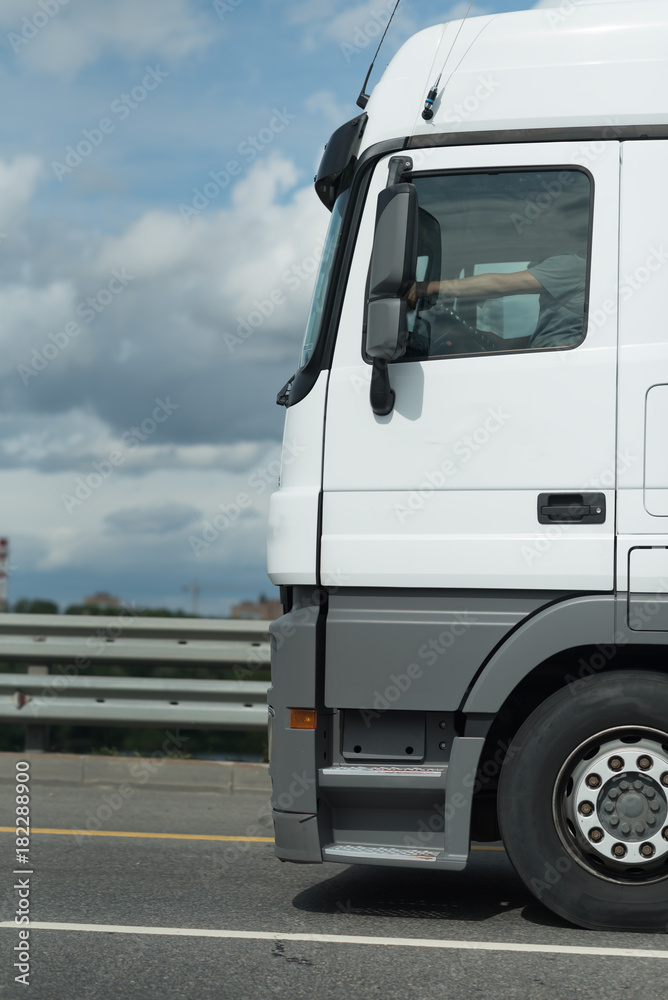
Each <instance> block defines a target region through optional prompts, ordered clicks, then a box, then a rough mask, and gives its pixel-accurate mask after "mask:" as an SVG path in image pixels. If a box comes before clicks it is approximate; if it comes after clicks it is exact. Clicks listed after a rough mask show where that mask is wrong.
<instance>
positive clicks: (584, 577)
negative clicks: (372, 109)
mask: <svg viewBox="0 0 668 1000" xmlns="http://www.w3.org/2000/svg"><path fill="white" fill-rule="evenodd" d="M410 156H411V158H412V160H413V170H412V174H411V175H409V176H410V177H411V179H412V182H413V184H414V185H415V187H416V189H417V192H418V202H419V212H420V223H419V225H420V235H419V245H418V253H417V256H418V261H417V274H418V278H429V277H432V276H435V277H436V278H441V279H461V278H466V277H468V276H471V275H481V274H502V273H506V274H508V273H514V272H526V271H527V269H528V270H529V272H530V273H534V270H535V275H536V276H541V275H544V274H546V273H548V272H549V271H550V268H552V269H553V274H552V277H548V278H546V279H545V281H546V282H547V284H548V285H549V287H550V288H551V290H552V294H551V295H547V296H546V295H544V294H541V295H539V294H537V293H535V292H534V293H522V294H513V295H505V294H504V295H500V296H493V297H490V298H489V299H487V300H484V299H483V300H480V299H478V300H471V299H469V298H464V297H462V298H455V299H454V300H452V299H450V300H448V301H442V300H439V301H436V302H435V303H434V302H433V301H432V300H430V299H428V298H427V297H424V298H423V300H421V301H419V302H418V308H417V309H415V310H414V311H412V312H411V313H409V326H410V327H411V333H410V336H409V339H408V346H407V349H406V352H405V354H404V355H403V356H402V357H400V358H398V359H397V360H396V361H394V362H392V363H390V364H389V365H388V368H389V378H390V383H391V386H392V388H393V390H394V392H395V396H396V398H395V404H394V407H393V409H392V411H391V412H390V413H388V414H387V415H386V416H379V415H376V414H375V413H374V412H373V410H372V408H371V406H370V403H369V385H370V377H371V365H370V363H369V359H368V358H367V357H365V353H364V334H363V327H364V316H365V296H366V294H367V281H368V274H369V260H370V254H371V249H372V243H373V239H374V224H375V215H376V201H377V196H378V194H379V192H380V191H381V190H382V189H383V188H384V187H385V185H386V184H387V180H388V165H389V160H390V157H387V158H386V159H385V160H383V161H382V162H380V163H379V164H378V165H377V166H376V168H375V171H374V176H373V178H372V180H371V183H370V189H369V194H368V200H367V204H366V207H365V210H364V213H363V216H362V220H361V225H360V229H359V234H358V239H357V245H356V249H355V253H354V257H353V262H352V267H351V271H350V275H349V278H348V285H347V291H346V295H345V300H344V304H343V308H342V314H341V318H340V325H339V330H338V336H337V343H336V349H335V353H334V359H333V365H332V370H331V376H330V382H329V389H328V398H327V416H326V430H325V451H324V455H325V459H324V477H323V507H322V539H321V577H322V582H323V584H325V585H327V584H332V585H335V584H339V585H340V584H341V582H342V581H345V585H346V586H349V587H351V586H352V587H393V588H397V587H401V588H419V587H425V588H427V587H429V588H432V587H437V588H455V587H456V588H486V589H487V588H503V589H509V588H512V589H517V588H521V589H529V588H531V589H541V590H545V589H547V590H553V591H609V590H611V589H612V588H613V581H614V545H613V539H614V524H615V493H614V476H615V412H616V411H615V406H616V358H617V346H616V338H617V316H616V309H617V305H616V286H617V271H618V222H619V219H618V203H619V198H618V195H619V144H618V143H617V142H601V143H541V144H517V145H489V146H477V147H473V146H469V147H457V148H442V147H441V148H435V149H431V150H415V151H412V152H411V154H410ZM664 176H665V174H664ZM557 258H560V259H559V260H558V259H557ZM555 261H556V263H555ZM579 262H581V264H580V263H579ZM574 264H578V266H581V268H582V277H581V285H580V288H579V290H578V289H577V288H575V287H567V286H568V280H569V279H567V272H569V268H570V272H571V274H572V271H573V265H574ZM546 268H547V270H546ZM560 268H562V270H563V274H561V275H560V271H559V269H560ZM555 269H556V270H555ZM576 269H577V268H576ZM555 275H556V277H555ZM570 280H571V282H572V278H571V279H570ZM542 287H543V286H541V288H542ZM578 295H579V299H578ZM562 306H563V307H565V308H566V311H567V312H568V311H569V310H570V314H571V325H570V328H569V329H565V328H564V323H563V310H562V308H561V307H562ZM550 310H552V315H550ZM558 312H560V313H561V325H560V322H559V317H558V316H557V313H558ZM573 317H575V318H573ZM578 317H579V320H578ZM550 323H552V329H550ZM578 323H579V325H578ZM541 324H542V326H543V328H544V329H543V333H547V336H543V337H542V338H539V337H537V327H538V328H540V326H541ZM566 325H567V326H568V324H566ZM665 381H666V384H668V377H667V378H666V380H665ZM550 508H551V510H550Z"/></svg>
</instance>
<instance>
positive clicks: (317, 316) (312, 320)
mask: <svg viewBox="0 0 668 1000" xmlns="http://www.w3.org/2000/svg"><path fill="white" fill-rule="evenodd" d="M349 191H350V189H348V190H346V191H344V192H343V194H340V195H339V197H338V198H337V199H336V202H335V204H334V208H333V209H332V218H331V219H330V223H329V229H328V230H327V237H326V239H325V245H324V247H323V251H322V260H321V261H320V268H319V270H318V277H317V278H316V282H315V289H314V292H313V299H312V301H311V310H310V312H309V317H308V321H307V323H306V333H305V334H304V344H303V347H302V352H301V356H300V358H299V369H300V370H301V369H302V368H303V367H304V366H305V365H307V364H308V363H309V361H310V360H311V357H312V355H313V351H314V350H315V345H316V343H317V341H318V337H319V335H320V327H321V323H322V312H323V309H324V305H325V299H326V297H327V290H328V288H329V279H330V275H331V273H332V264H333V262H334V258H335V256H336V249H337V247H338V245H339V239H340V236H341V226H342V223H343V216H344V214H345V209H346V204H347V202H348V194H349Z"/></svg>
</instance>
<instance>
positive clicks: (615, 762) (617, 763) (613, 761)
mask: <svg viewBox="0 0 668 1000" xmlns="http://www.w3.org/2000/svg"><path fill="white" fill-rule="evenodd" d="M608 767H609V768H610V770H611V771H621V769H622V768H623V767H624V761H623V760H622V758H621V757H611V758H610V760H609V761H608Z"/></svg>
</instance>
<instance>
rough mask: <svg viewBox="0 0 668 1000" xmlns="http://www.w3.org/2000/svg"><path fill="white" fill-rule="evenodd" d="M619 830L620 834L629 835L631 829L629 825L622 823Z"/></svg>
mask: <svg viewBox="0 0 668 1000" xmlns="http://www.w3.org/2000/svg"><path fill="white" fill-rule="evenodd" d="M619 829H620V830H621V831H622V833H624V834H628V833H630V832H631V827H630V825H629V824H628V823H622V825H621V826H620V828H619Z"/></svg>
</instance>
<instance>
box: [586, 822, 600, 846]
mask: <svg viewBox="0 0 668 1000" xmlns="http://www.w3.org/2000/svg"><path fill="white" fill-rule="evenodd" d="M589 839H590V840H593V841H594V843H595V844H598V842H599V841H600V840H603V830H599V828H598V827H597V826H595V827H594V828H593V829H592V830H590V831H589Z"/></svg>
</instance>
